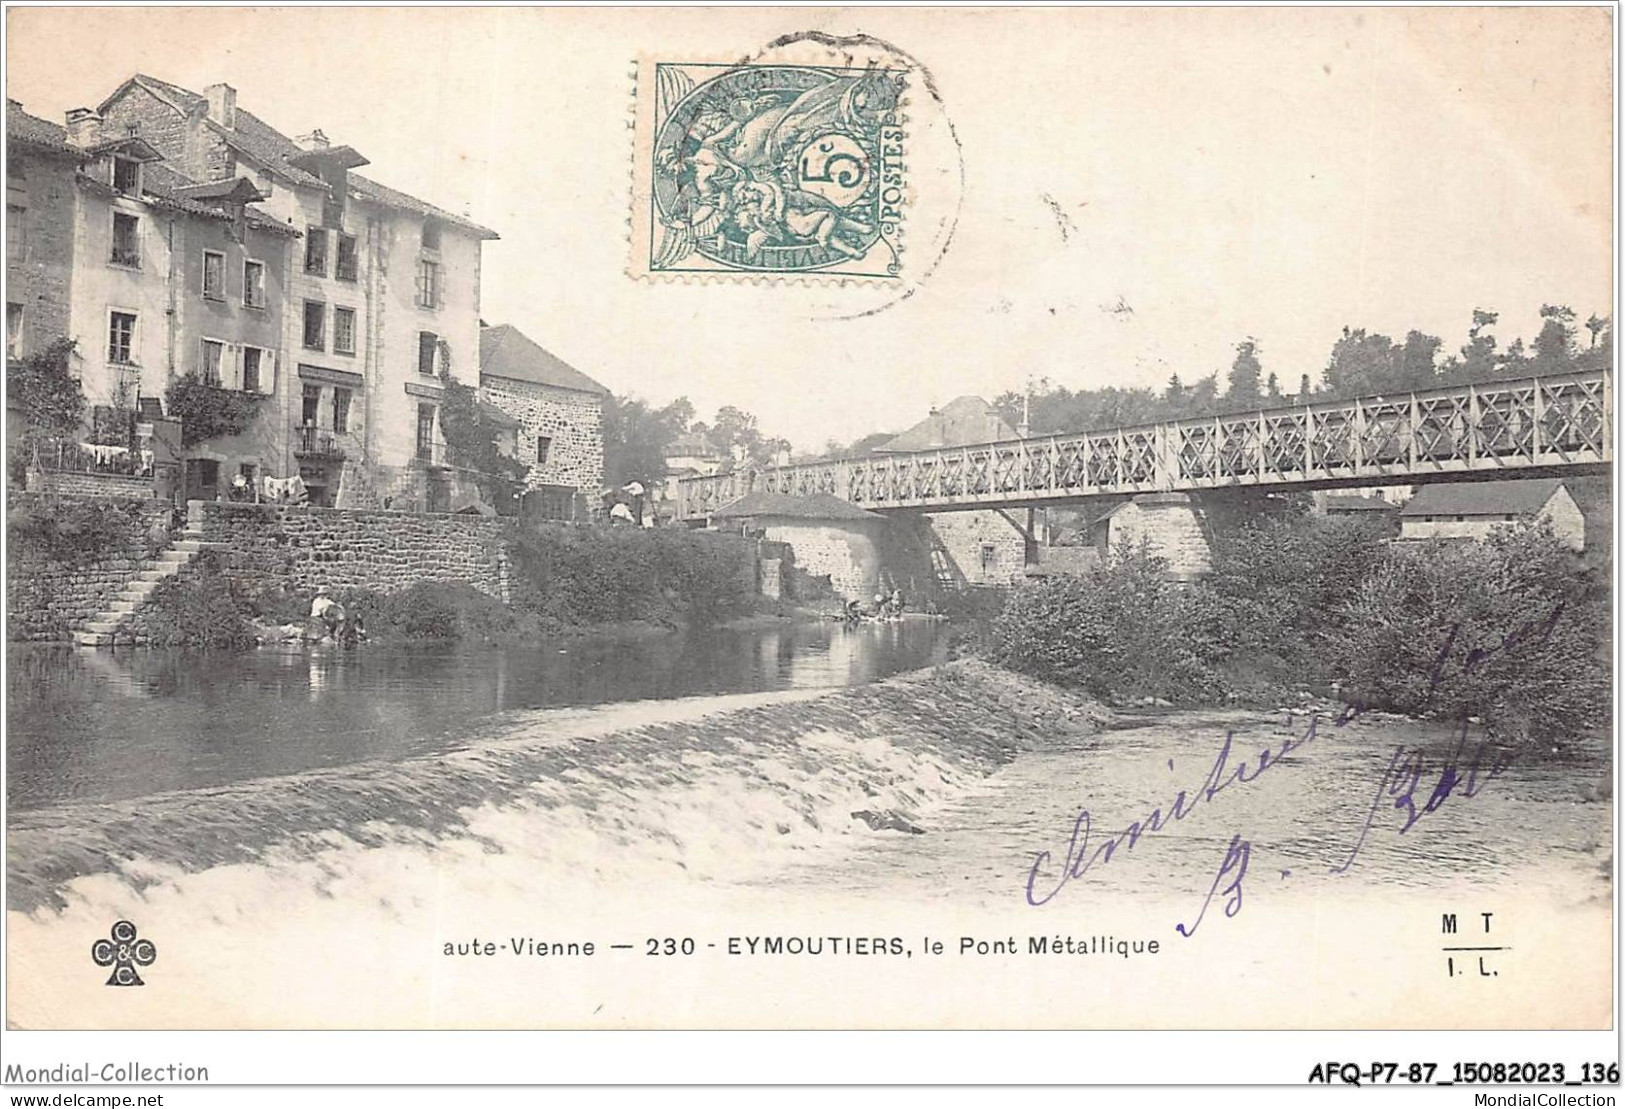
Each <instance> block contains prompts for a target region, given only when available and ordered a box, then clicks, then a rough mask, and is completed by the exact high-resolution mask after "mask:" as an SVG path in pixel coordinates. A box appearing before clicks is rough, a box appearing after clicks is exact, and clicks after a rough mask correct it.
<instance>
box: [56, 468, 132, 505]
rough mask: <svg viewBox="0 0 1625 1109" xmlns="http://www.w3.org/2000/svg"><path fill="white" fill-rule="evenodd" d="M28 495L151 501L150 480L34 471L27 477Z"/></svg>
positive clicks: (118, 475)
mask: <svg viewBox="0 0 1625 1109" xmlns="http://www.w3.org/2000/svg"><path fill="white" fill-rule="evenodd" d="M28 490H29V492H31V493H60V494H64V495H66V496H71V497H123V498H126V499H133V500H149V499H151V497H152V479H151V478H150V477H129V476H127V475H125V474H79V473H70V472H66V471H64V472H60V473H58V472H50V471H42V470H35V471H32V472H31V473H30V474H29V475H28Z"/></svg>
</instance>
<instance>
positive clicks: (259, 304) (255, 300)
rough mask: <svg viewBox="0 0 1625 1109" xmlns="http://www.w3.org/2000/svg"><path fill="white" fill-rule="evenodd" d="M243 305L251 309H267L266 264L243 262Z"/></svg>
mask: <svg viewBox="0 0 1625 1109" xmlns="http://www.w3.org/2000/svg"><path fill="white" fill-rule="evenodd" d="M243 304H244V305H245V306H247V307H249V308H264V307H265V263H264V262H256V261H254V260H253V259H251V258H248V259H244V260H243Z"/></svg>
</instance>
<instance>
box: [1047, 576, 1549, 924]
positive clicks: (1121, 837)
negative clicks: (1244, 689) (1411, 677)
mask: <svg viewBox="0 0 1625 1109" xmlns="http://www.w3.org/2000/svg"><path fill="white" fill-rule="evenodd" d="M1563 607H1564V606H1563V605H1562V604H1558V605H1557V606H1556V607H1555V608H1554V609H1553V610H1552V612H1551V613H1550V614H1549V615H1547V616H1546V617H1544V618H1542V619H1538V620H1531V621H1529V622H1527V623H1525V624H1523V625H1521V626H1520V627H1518V628H1517V629H1515V630H1514V631H1513V632H1512V633H1510V634H1508V635H1506V636H1504V637H1502V639H1501V641H1500V642H1499V643H1497V644H1495V645H1493V646H1488V645H1480V646H1477V647H1473V648H1471V649H1470V650H1468V651H1467V652H1466V653H1465V654H1464V655H1463V656H1462V658H1461V660H1460V662H1459V663H1458V664H1457V671H1458V672H1459V674H1460V675H1462V676H1466V675H1469V674H1472V673H1473V672H1474V671H1476V670H1477V669H1479V668H1480V667H1482V666H1483V665H1484V664H1485V663H1487V662H1488V661H1490V660H1491V659H1493V658H1496V657H1498V656H1505V655H1508V654H1510V653H1512V652H1513V651H1515V650H1517V649H1519V648H1523V647H1526V646H1531V645H1544V644H1545V643H1546V642H1547V641H1548V640H1549V639H1550V638H1551V635H1552V632H1553V631H1554V630H1555V629H1556V626H1557V622H1558V620H1559V619H1560V618H1561V616H1562V614H1563ZM1461 631H1462V629H1461V625H1460V624H1456V625H1453V626H1452V627H1451V628H1450V629H1449V631H1448V633H1447V634H1446V636H1445V641H1444V645H1443V647H1442V648H1441V649H1440V651H1439V652H1438V655H1437V656H1436V657H1435V659H1434V662H1433V665H1432V666H1431V667H1430V669H1429V674H1428V678H1429V685H1428V691H1427V699H1428V700H1432V698H1433V696H1434V695H1435V693H1436V692H1437V691H1438V690H1439V689H1440V687H1441V685H1442V684H1443V683H1444V682H1445V681H1446V680H1447V678H1448V676H1449V672H1450V667H1451V663H1452V661H1453V657H1454V656H1455V654H1456V648H1457V645H1458V642H1459V640H1460V638H1461ZM1367 711H1369V707H1368V706H1367V705H1366V704H1364V703H1363V702H1361V701H1358V700H1356V701H1354V702H1352V703H1350V704H1347V705H1344V706H1343V707H1342V708H1341V709H1340V710H1339V711H1338V712H1337V713H1336V714H1335V715H1333V716H1332V717H1331V723H1332V725H1333V726H1334V727H1343V726H1345V725H1347V724H1349V723H1351V722H1353V721H1354V720H1355V719H1356V718H1358V717H1359V716H1361V715H1362V714H1364V713H1365V712H1367ZM1321 720H1322V718H1321V714H1320V713H1318V712H1312V713H1311V714H1310V716H1309V723H1308V726H1307V727H1306V728H1305V729H1304V731H1303V732H1302V733H1301V734H1300V735H1297V736H1293V737H1291V738H1289V739H1287V740H1285V741H1284V742H1282V743H1281V745H1280V746H1279V747H1278V748H1276V749H1274V750H1272V749H1271V748H1269V747H1264V748H1262V749H1260V750H1259V752H1258V755H1257V757H1256V758H1255V759H1254V760H1253V761H1252V764H1251V765H1250V766H1249V765H1248V763H1247V762H1246V761H1245V760H1242V761H1238V762H1236V763H1234V765H1232V763H1231V760H1232V757H1233V752H1234V747H1235V734H1234V733H1233V732H1231V731H1226V732H1225V734H1224V742H1223V744H1221V745H1220V747H1219V752H1218V755H1217V757H1216V758H1215V759H1214V760H1213V765H1212V766H1211V767H1210V768H1209V769H1208V772H1207V776H1206V777H1205V778H1204V779H1203V780H1202V783H1201V784H1200V785H1199V786H1197V787H1196V788H1195V789H1182V790H1180V791H1179V792H1178V794H1176V795H1175V796H1174V799H1173V801H1172V802H1171V803H1170V804H1169V805H1167V807H1166V809H1165V808H1164V807H1163V806H1160V805H1159V806H1158V807H1156V808H1154V809H1152V810H1151V812H1150V813H1149V814H1148V815H1146V816H1145V817H1144V818H1142V819H1140V820H1136V821H1134V822H1133V823H1131V824H1129V825H1128V826H1127V827H1126V828H1124V829H1123V830H1122V831H1121V832H1117V833H1116V834H1114V835H1112V836H1110V837H1109V838H1107V839H1106V840H1105V841H1103V842H1101V843H1099V844H1098V845H1093V844H1091V838H1092V835H1093V822H1092V820H1091V818H1090V815H1089V810H1088V809H1083V810H1080V811H1079V813H1078V817H1077V819H1076V820H1075V821H1074V822H1073V825H1072V835H1071V838H1070V839H1069V840H1068V842H1067V845H1066V852H1065V855H1064V858H1063V859H1062V862H1061V865H1060V867H1059V869H1058V870H1057V868H1056V867H1055V865H1054V855H1053V853H1052V852H1050V851H1040V852H1038V854H1037V856H1036V857H1035V858H1034V859H1033V864H1032V867H1031V868H1030V869H1029V870H1028V872H1027V884H1026V894H1027V903H1028V904H1029V905H1033V906H1035V907H1036V906H1040V905H1044V904H1047V903H1048V902H1049V901H1051V900H1052V899H1054V898H1055V896H1056V895H1057V894H1059V893H1060V892H1061V890H1063V889H1065V888H1066V885H1067V883H1069V882H1071V881H1073V880H1074V879H1077V878H1081V877H1083V876H1084V875H1085V874H1087V873H1088V872H1089V871H1090V870H1091V869H1092V868H1093V867H1095V866H1097V865H1100V866H1104V865H1106V864H1108V863H1110V862H1111V861H1112V859H1113V858H1114V857H1115V856H1116V855H1117V854H1118V852H1119V851H1120V850H1121V851H1131V850H1133V848H1134V846H1135V844H1137V843H1138V842H1139V841H1140V838H1141V837H1142V836H1145V835H1148V834H1150V833H1152V832H1160V831H1162V830H1163V829H1165V828H1167V827H1169V826H1170V825H1171V824H1174V823H1177V822H1179V821H1182V820H1184V819H1185V818H1186V817H1187V816H1189V815H1190V814H1191V813H1192V812H1194V811H1195V810H1196V809H1197V808H1198V806H1200V805H1201V804H1202V803H1203V802H1207V803H1208V804H1211V803H1212V802H1213V801H1214V799H1215V798H1217V797H1218V795H1219V794H1220V793H1222V792H1223V791H1224V790H1226V789H1230V788H1231V787H1233V786H1238V785H1247V784H1249V783H1251V782H1255V781H1257V780H1258V779H1259V778H1260V777H1262V776H1263V775H1264V774H1266V773H1268V772H1269V770H1270V769H1271V768H1273V767H1275V766H1278V765H1280V763H1281V761H1282V760H1283V759H1285V758H1286V757H1287V756H1288V755H1290V754H1292V753H1293V752H1295V751H1297V750H1299V749H1300V748H1302V747H1304V746H1306V745H1308V744H1309V743H1312V742H1313V741H1314V739H1315V737H1316V735H1317V734H1318V733H1319V730H1320V728H1321V726H1322V724H1321ZM1470 727H1471V724H1470V722H1469V721H1466V720H1464V721H1462V723H1461V726H1460V730H1459V732H1458V734H1457V739H1456V744H1455V748H1454V749H1453V750H1452V752H1451V754H1450V756H1449V758H1447V759H1446V760H1445V761H1444V763H1443V764H1442V765H1441V766H1440V767H1439V770H1438V777H1437V779H1436V780H1432V789H1431V791H1427V790H1426V787H1425V786H1424V784H1423V778H1424V776H1427V775H1429V774H1430V773H1431V772H1430V770H1429V769H1428V765H1427V756H1426V753H1425V751H1424V750H1423V749H1422V748H1420V747H1407V746H1406V745H1404V744H1400V745H1399V746H1397V747H1395V748H1394V753H1393V755H1392V757H1391V758H1390V759H1389V760H1388V766H1387V768H1386V769H1385V770H1384V771H1383V773H1382V777H1381V778H1380V779H1379V780H1378V782H1377V790H1376V795H1375V797H1374V798H1373V799H1372V802H1371V808H1370V810H1369V811H1368V812H1367V814H1366V819H1365V823H1364V824H1363V825H1362V826H1361V829H1360V835H1359V838H1358V839H1357V840H1356V841H1355V843H1354V845H1353V847H1352V848H1351V849H1350V850H1349V854H1348V857H1347V858H1346V859H1344V860H1343V862H1342V863H1341V865H1339V866H1335V867H1332V868H1331V872H1332V873H1333V874H1343V873H1346V872H1347V871H1348V869H1349V868H1350V867H1352V866H1353V865H1354V861H1355V859H1357V858H1358V857H1359V854H1360V851H1361V849H1362V848H1363V847H1364V846H1365V843H1366V839H1367V837H1368V836H1369V835H1370V832H1371V829H1372V827H1373V826H1374V825H1375V824H1376V823H1377V822H1378V819H1379V817H1380V815H1381V813H1382V810H1383V802H1384V800H1389V801H1391V805H1390V806H1389V810H1390V811H1395V812H1399V813H1402V814H1403V820H1402V822H1401V823H1400V826H1399V833H1400V834H1401V835H1403V834H1404V833H1406V832H1409V831H1410V830H1411V829H1412V828H1414V827H1415V826H1416V825H1417V824H1418V823H1419V822H1420V821H1421V820H1422V819H1423V817H1425V816H1427V815H1429V814H1431V813H1435V812H1437V811H1438V810H1439V809H1440V808H1441V807H1443V805H1444V804H1445V802H1446V801H1448V800H1449V799H1450V797H1451V796H1452V795H1459V796H1461V797H1466V798H1472V797H1476V796H1477V795H1478V794H1479V792H1480V791H1481V790H1482V789H1483V787H1484V785H1485V784H1486V783H1488V782H1490V781H1493V780H1494V779H1495V778H1498V777H1500V776H1501V775H1502V774H1503V773H1505V772H1506V770H1507V768H1508V767H1509V766H1510V765H1511V764H1512V761H1513V756H1512V754H1511V752H1507V751H1500V750H1497V749H1495V748H1493V747H1492V746H1491V745H1490V744H1489V741H1488V740H1487V739H1481V740H1480V741H1479V742H1478V744H1477V746H1476V748H1475V749H1474V751H1473V752H1472V755H1471V759H1470V761H1468V762H1467V763H1466V766H1465V775H1464V774H1463V764H1462V757H1463V754H1464V752H1465V749H1466V745H1467V737H1468V732H1469V730H1470ZM1486 756H1488V758H1487V761H1486ZM1173 766H1174V763H1173V760H1172V759H1169V760H1168V769H1169V770H1170V771H1172V770H1173ZM1481 775H1482V776H1481ZM1430 780H1431V779H1430ZM1419 790H1420V791H1423V792H1425V793H1426V798H1425V800H1421V799H1420V798H1419V794H1418V791H1419ZM1251 857H1252V844H1251V842H1250V841H1248V840H1246V839H1243V838H1242V837H1241V835H1240V834H1239V833H1238V834H1237V835H1235V836H1233V837H1232V838H1231V841H1230V845H1229V847H1228V848H1227V849H1226V851H1225V856H1224V860H1223V862H1222V863H1221V864H1220V866H1219V871H1218V873H1217V875H1215V877H1214V879H1213V884H1212V887H1211V888H1210V889H1209V890H1208V893H1207V897H1206V899H1205V900H1204V901H1203V902H1202V908H1201V911H1200V912H1199V913H1198V915H1197V917H1196V920H1195V922H1194V923H1192V924H1190V925H1189V926H1187V925H1186V924H1184V923H1180V924H1178V925H1176V926H1175V927H1176V930H1177V931H1178V932H1179V934H1180V935H1182V936H1187V937H1189V936H1191V935H1194V934H1195V932H1196V929H1197V928H1198V927H1200V926H1201V923H1202V920H1203V918H1204V917H1206V915H1207V910H1208V907H1209V906H1210V905H1211V904H1212V903H1213V901H1214V899H1215V897H1223V898H1225V899H1226V900H1225V904H1224V913H1225V916H1227V917H1233V916H1235V915H1236V914H1237V913H1238V912H1239V911H1240V910H1241V904H1242V885H1241V883H1242V879H1243V878H1244V877H1245V876H1246V873H1247V866H1248V863H1249V861H1250V860H1251ZM1221 886H1222V887H1223V888H1222V889H1221Z"/></svg>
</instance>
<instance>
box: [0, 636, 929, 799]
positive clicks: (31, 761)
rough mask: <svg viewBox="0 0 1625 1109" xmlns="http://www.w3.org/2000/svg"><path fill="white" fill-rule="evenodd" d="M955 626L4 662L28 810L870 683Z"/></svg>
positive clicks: (20, 791) (38, 649)
mask: <svg viewBox="0 0 1625 1109" xmlns="http://www.w3.org/2000/svg"><path fill="white" fill-rule="evenodd" d="M946 650H947V643H946V630H945V626H944V625H943V624H941V623H939V622H935V621H924V620H921V621H905V622H902V623H893V624H885V625H869V626H864V627H860V628H850V629H849V628H847V627H845V626H844V625H841V624H835V623H823V624H805V623H804V624H786V625H782V626H778V627H774V628H770V629H766V630H762V629H751V630H725V629H714V630H708V631H703V632H698V631H696V632H689V633H687V634H681V635H678V634H671V635H662V634H653V635H649V636H645V637H642V638H635V639H625V638H619V639H574V640H565V641H560V642H558V643H553V644H543V645H524V646H512V647H501V648H466V647H437V646H436V647H421V646H414V647H384V646H371V647H366V648H363V649H361V650H355V651H340V650H335V649H333V648H331V647H321V648H303V647H292V646H290V647H275V648H272V647H266V648H260V649H257V650H250V651H208V652H199V651H162V650H149V649H144V648H122V649H117V650H105V649H104V650H94V649H81V648H72V647H56V646H49V647H45V646H27V645H14V646H12V647H10V648H8V650H7V658H8V663H9V667H8V682H7V685H8V701H7V710H6V711H7V724H8V740H7V744H6V759H7V771H8V775H7V792H8V796H9V801H10V804H11V805H12V807H13V808H14V809H15V810H26V809H31V808H37V807H39V806H41V805H47V804H54V803H57V802H63V801H110V800H120V799H125V798H131V797H140V796H144V795H146V794H150V793H156V792H161V791H167V790H175V789H191V788H196V787H202V786H217V785H223V784H226V783H229V782H236V781H241V780H243V779H247V778H257V777H264V776H269V775H278V774H287V773H293V772H297V771H303V770H311V769H317V768H321V767H330V766H343V765H347V764H350V763H355V762H361V761H365V760H371V759H395V758H402V757H408V756H412V755H419V754H426V753H430V752H433V751H438V750H447V749H450V748H452V747H456V746H458V745H460V743H461V742H462V740H463V738H464V737H465V736H466V735H467V733H468V732H469V730H470V727H471V726H472V725H473V724H474V723H475V722H477V721H479V720H480V719H481V718H485V717H491V716H492V715H493V714H496V713H499V712H503V711H505V710H515V709H545V708H557V707H565V706H579V705H594V704H604V703H609V702H617V701H636V700H644V699H650V698H675V697H688V696H694V695H700V694H713V693H737V692H757V691H764V690H777V689H796V688H810V687H818V686H843V685H860V684H863V683H866V682H870V681H875V680H877V679H880V678H884V677H887V676H889V675H891V674H895V673H898V672H900V671H905V670H913V669H917V668H919V667H922V666H927V665H930V664H931V663H933V662H939V661H941V660H942V659H943V657H944V656H945V654H946Z"/></svg>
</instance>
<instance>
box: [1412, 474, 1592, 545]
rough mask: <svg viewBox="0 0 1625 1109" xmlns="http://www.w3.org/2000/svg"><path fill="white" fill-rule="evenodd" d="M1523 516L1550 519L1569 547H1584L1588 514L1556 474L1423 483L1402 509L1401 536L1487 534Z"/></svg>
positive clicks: (1480, 535)
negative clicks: (1517, 478) (1536, 476)
mask: <svg viewBox="0 0 1625 1109" xmlns="http://www.w3.org/2000/svg"><path fill="white" fill-rule="evenodd" d="M1523 517H1533V518H1534V519H1536V520H1542V521H1547V522H1549V523H1550V524H1551V525H1552V531H1553V532H1555V533H1556V535H1557V537H1558V538H1559V539H1561V540H1562V541H1563V542H1564V543H1566V544H1567V545H1568V546H1569V548H1570V549H1572V550H1575V551H1583V550H1584V549H1585V545H1586V521H1585V516H1584V515H1583V514H1582V513H1581V511H1580V506H1579V505H1578V504H1576V503H1575V500H1574V497H1573V496H1572V495H1571V494H1570V493H1569V490H1568V488H1567V486H1566V485H1565V483H1564V482H1562V481H1559V480H1557V479H1555V478H1526V479H1523V480H1519V481H1482V482H1479V481H1474V482H1441V483H1440V484H1437V485H1424V486H1422V487H1421V489H1419V490H1417V493H1416V496H1414V497H1412V498H1411V499H1410V501H1409V502H1407V503H1406V505H1405V507H1404V508H1402V509H1400V512H1399V537H1400V539H1402V540H1407V539H1414V540H1423V539H1483V538H1486V537H1487V536H1488V535H1489V533H1490V531H1491V529H1493V528H1496V527H1505V526H1507V525H1509V524H1512V523H1515V522H1516V521H1517V520H1519V519H1520V518H1523Z"/></svg>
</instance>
